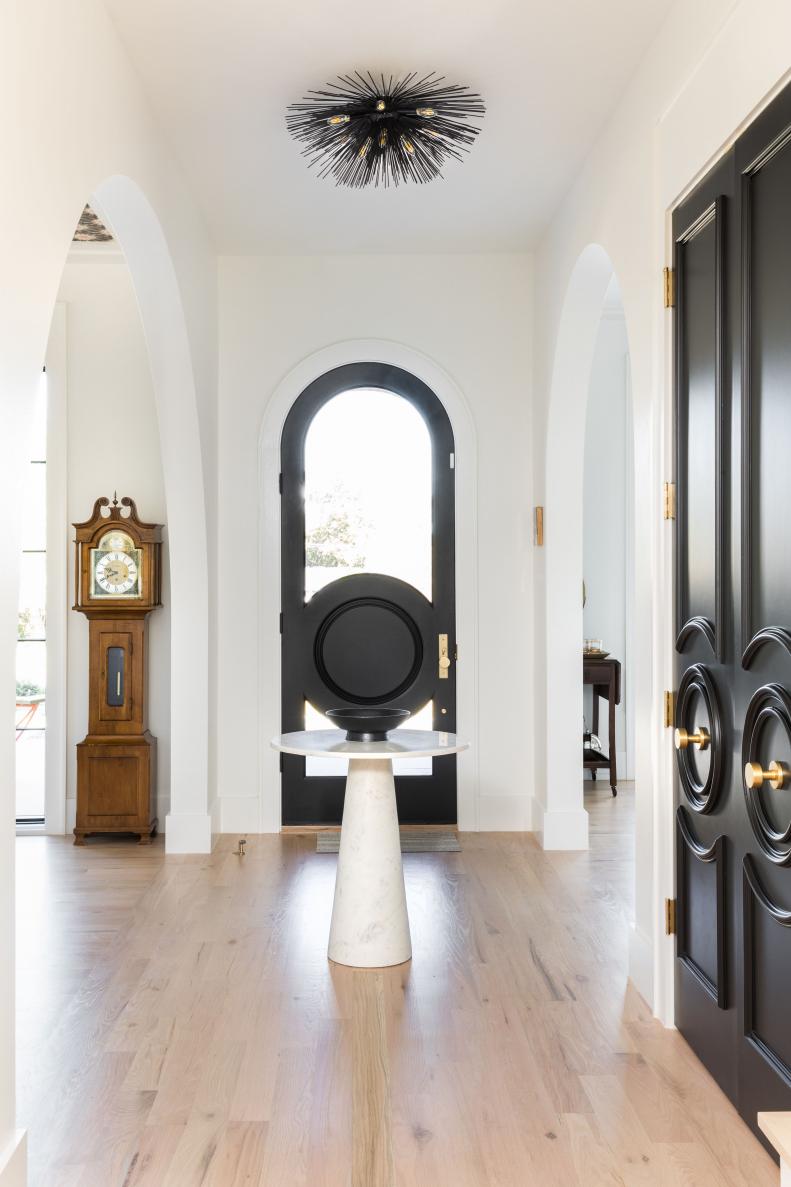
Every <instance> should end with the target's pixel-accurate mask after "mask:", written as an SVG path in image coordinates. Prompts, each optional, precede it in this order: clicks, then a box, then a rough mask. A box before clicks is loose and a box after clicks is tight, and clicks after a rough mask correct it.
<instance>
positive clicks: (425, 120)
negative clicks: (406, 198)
mask: <svg viewBox="0 0 791 1187" xmlns="http://www.w3.org/2000/svg"><path fill="white" fill-rule="evenodd" d="M485 111H486V108H485V107H484V104H483V100H482V99H481V96H480V95H477V94H475V93H474V92H473V91H471V90H470V89H469V87H466V86H459V85H458V84H457V83H447V82H445V79H444V78H443V77H439V76H438V75H437V74H435V73H432V74H428V75H425V76H424V77H423V78H420V79H418V76H417V74H416V73H412V74H407V75H406V76H405V77H404V78H401V79H399V80H398V81H395V80H394V79H393V76H392V75H391V76H390V77H389V79H385V77H384V75H380V77H379V80H378V81H377V79H375V78H374V76H373V75H372V74H371V73H370V72H366V73H365V74H361V73H360V72H359V71H357V70H355V71H354V73H353V74H342V75H339V76H338V81H337V82H333V83H327V84H326V89H325V90H321V91H309V92H308V94H307V95H306V96H305V98H304V99H302V100H301V101H300V102H299V103H292V104H290V106H289V108H288V113H287V115H286V125H287V127H288V130H289V132H290V133H291V135H292V136H293V138H294V139H295V140H296V141H298V142H299V143H300V144H302V145H303V146H304V147H303V149H302V155H303V156H304V157H307V159H308V162H309V164H310V166H311V167H313V166H318V167H319V177H333V178H334V179H335V183H336V185H347V186H353V187H355V188H361V187H362V186H366V185H371V184H373V185H384V186H390V185H400V184H401V182H405V181H417V182H427V181H433V180H434V178H435V177H441V176H442V167H443V165H444V164H445V163H446V161H447V160H448V159H449V158H455V159H456V160H461V159H462V152H469V150H470V147H471V146H472V144H473V143H474V141H475V137H476V136H477V135H478V133H479V132H480V128H477V127H475V126H474V125H472V124H470V123H469V122H468V121H469V120H471V119H481V118H482V117H483V115H484V113H485Z"/></svg>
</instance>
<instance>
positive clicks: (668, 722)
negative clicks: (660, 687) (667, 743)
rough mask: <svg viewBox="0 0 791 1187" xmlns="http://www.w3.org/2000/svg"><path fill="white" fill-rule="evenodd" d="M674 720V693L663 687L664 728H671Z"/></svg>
mask: <svg viewBox="0 0 791 1187" xmlns="http://www.w3.org/2000/svg"><path fill="white" fill-rule="evenodd" d="M675 720H676V694H675V693H674V692H670V691H669V690H667V689H665V729H666V730H669V729H672V728H673V723H674V722H675Z"/></svg>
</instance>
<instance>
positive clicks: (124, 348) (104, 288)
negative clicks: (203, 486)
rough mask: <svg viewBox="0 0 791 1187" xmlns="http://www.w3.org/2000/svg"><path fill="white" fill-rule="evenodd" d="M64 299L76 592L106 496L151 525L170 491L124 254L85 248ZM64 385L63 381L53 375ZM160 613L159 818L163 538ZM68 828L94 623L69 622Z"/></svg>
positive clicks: (163, 756) (164, 720)
mask: <svg viewBox="0 0 791 1187" xmlns="http://www.w3.org/2000/svg"><path fill="white" fill-rule="evenodd" d="M58 301H59V302H62V303H63V305H64V307H65V311H66V319H65V320H66V359H67V365H66V370H67V374H66V383H65V390H66V401H67V426H68V427H67V441H66V467H67V470H66V472H67V475H68V495H67V504H68V506H67V509H66V515H67V522H68V525H69V549H68V557H69V572H68V587H67V590H66V591H64V596H65V597H66V598H67V599H69V600H71V591H72V590H73V589H74V548H73V546H72V541H73V539H74V531H73V529H72V527H71V525H72V524H74V523H76V522H80V521H83V520H85V519H87V518H88V517H89V515H90V513H91V510H92V508H93V504H94V501H95V500H96V499H97V498H99V497H100V496H101V495H106V496H107V497H108V498H112V497H113V492H114V491H115V490H117V492H118V497H119V499H120V498H121V497H122V496H124V495H130V496H131V497H132V498H133V499H134V500H135V502H136V504H137V509H138V512H139V514H140V516H141V518H142V519H144V520H146V521H147V522H149V523H165V524H166V521H167V508H166V506H165V488H164V481H163V476H162V460H161V457H160V448H159V430H158V426H157V413H156V405H155V402H154V389H153V386H152V382H151V368H150V365H149V361H148V351H147V349H146V343H145V339H144V337H143V327H142V324H141V321H140V312H139V310H138V307H137V302H136V299H135V293H134V289H133V288H132V278H131V276H130V275H129V269H128V268H127V266H126V261H125V260H124V257H123V255H122V254H121V252H120V251H119V250H118V249H117V248H113V247H109V248H108V247H107V246H105V245H98V246H93V245H85V246H83V245H78V246H76V247H75V248H73V249H72V251H71V252H70V254H69V257H68V260H67V262H66V267H65V268H64V271H63V279H62V281H61V285H60V290H59V292H58ZM51 378H55V377H51ZM163 540H164V544H163V548H162V561H163V574H162V577H163V587H162V602H163V606H162V608H161V609H159V610H156V611H154V612H153V613H152V614H150V615H149V618H148V644H149V646H148V702H147V703H148V728H149V729H150V731H151V733H152V734H153V735H154V737H155V738H156V739H157V787H156V795H157V802H156V812H157V814H158V816H159V820H160V822H161V824H162V825H163V824H164V820H165V816H166V815H167V813H168V811H169V810H170V600H169V595H170V566H169V556H168V547H167V526H166V528H165V532H164V533H163ZM67 656H68V660H67V665H68V696H67V720H68V725H67V746H68V750H67V767H66V769H67V806H66V827H67V831H71V829H72V828H73V827H74V820H75V809H76V801H75V797H76V789H77V752H76V749H75V748H76V745H77V743H78V742H81V741H82V739H83V738H84V737H85V735H86V733H87V732H88V620H87V618H86V617H85V615H84V614H78V613H77V612H76V611H70V612H69V617H68V644H67Z"/></svg>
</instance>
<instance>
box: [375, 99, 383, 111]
mask: <svg viewBox="0 0 791 1187" xmlns="http://www.w3.org/2000/svg"><path fill="white" fill-rule="evenodd" d="M376 110H377V111H384V110H385V101H384V99H377V101H376Z"/></svg>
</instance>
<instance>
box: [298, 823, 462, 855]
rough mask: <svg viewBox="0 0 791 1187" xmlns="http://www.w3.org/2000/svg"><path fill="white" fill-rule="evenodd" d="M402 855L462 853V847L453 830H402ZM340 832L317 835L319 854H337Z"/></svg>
mask: <svg viewBox="0 0 791 1187" xmlns="http://www.w3.org/2000/svg"><path fill="white" fill-rule="evenodd" d="M399 831H400V833H401V852H402V853H461V845H460V844H459V838H458V836H457V835H456V830H455V829H452V828H416V829H412V828H402V829H400V830H399ZM340 843H341V834H340V831H335V832H330V831H329V830H328V831H327V832H320V833H316V852H317V853H337V852H338V848H339V846H340Z"/></svg>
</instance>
